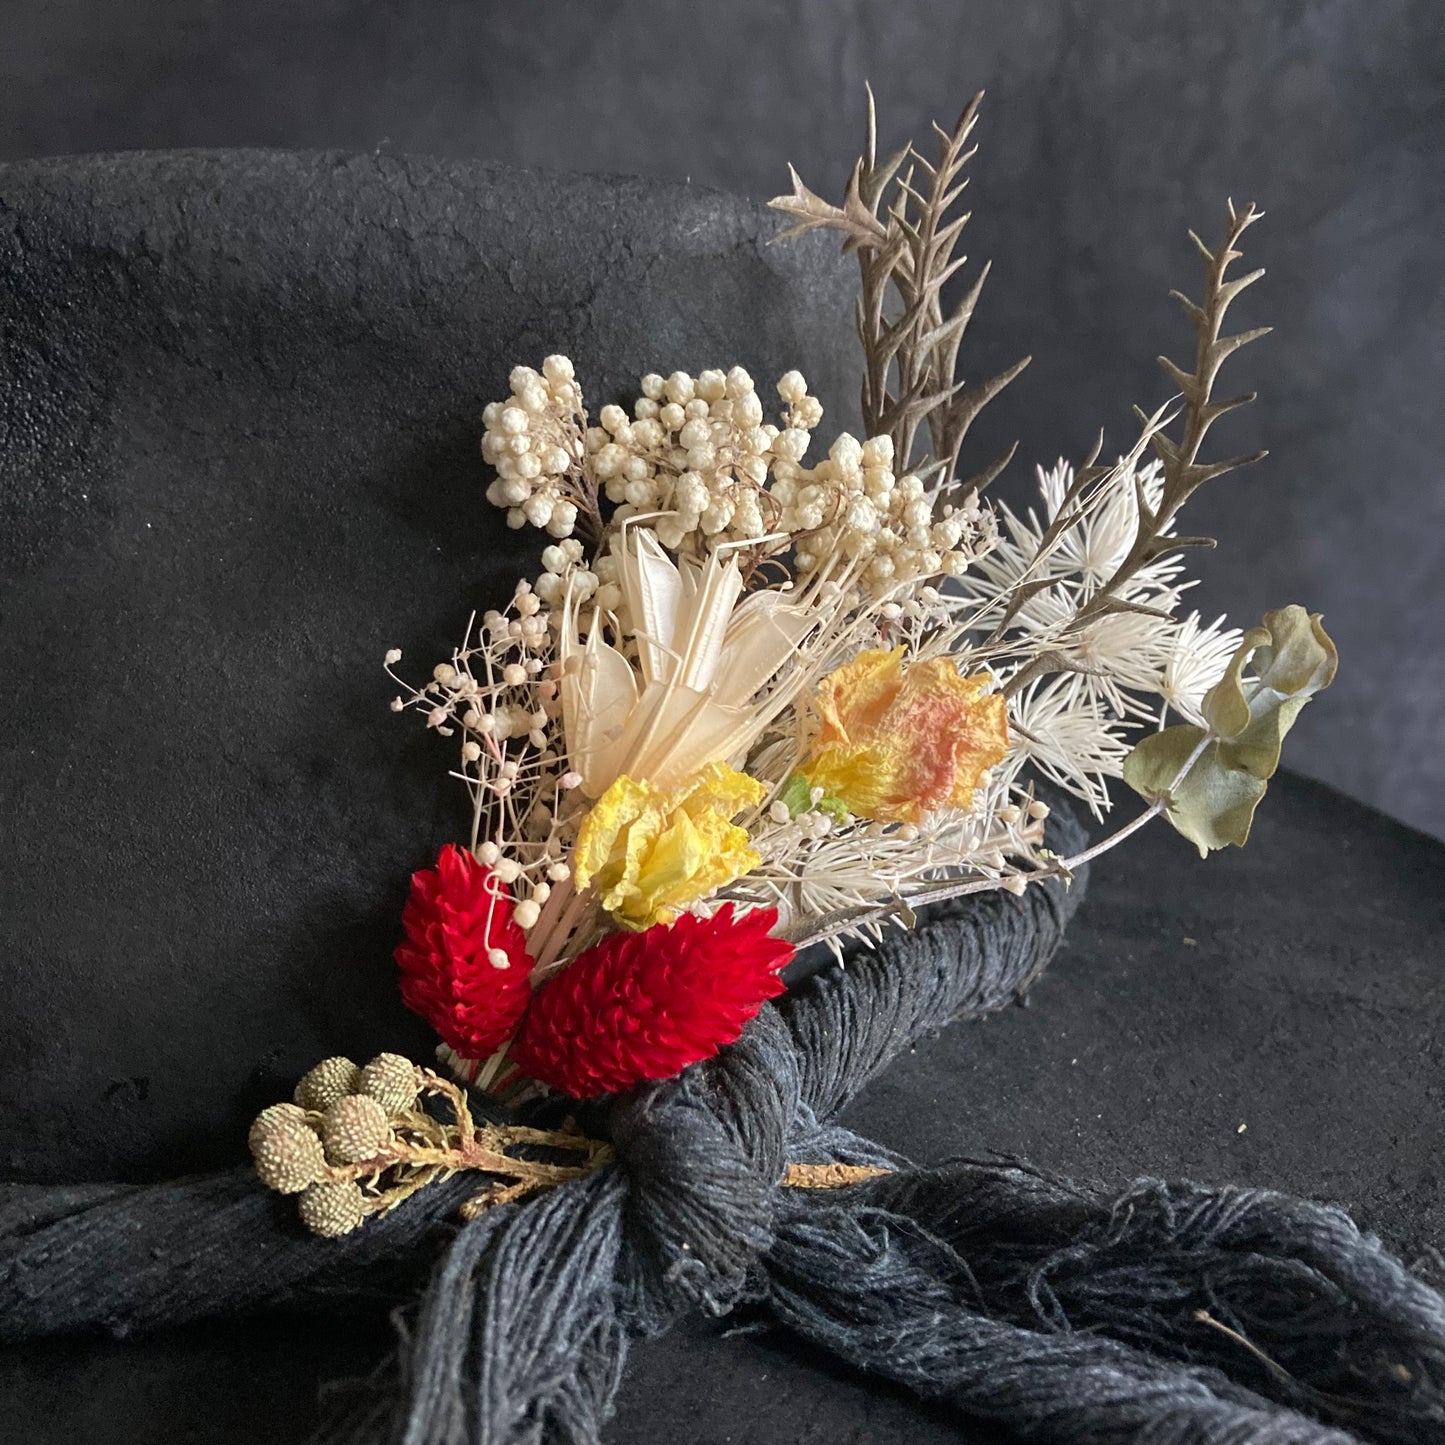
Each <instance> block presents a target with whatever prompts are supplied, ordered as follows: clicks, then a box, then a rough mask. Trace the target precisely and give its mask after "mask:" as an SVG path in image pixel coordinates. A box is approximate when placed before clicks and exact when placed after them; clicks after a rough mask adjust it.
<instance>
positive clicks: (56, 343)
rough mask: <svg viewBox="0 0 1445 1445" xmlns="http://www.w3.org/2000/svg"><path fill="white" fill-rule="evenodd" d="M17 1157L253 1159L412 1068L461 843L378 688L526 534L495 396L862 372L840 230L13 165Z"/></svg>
mask: <svg viewBox="0 0 1445 1445" xmlns="http://www.w3.org/2000/svg"><path fill="white" fill-rule="evenodd" d="M0 196H3V206H4V209H3V211H0V216H3V218H4V223H3V225H0V256H3V264H4V266H5V268H6V275H7V280H6V285H5V287H4V289H3V292H0V419H3V420H0V434H3V435H4V438H5V443H4V447H3V451H0V619H3V621H0V676H3V677H5V678H7V679H8V680H10V681H9V689H8V697H7V699H6V702H5V704H4V705H3V707H0V796H3V798H4V799H5V808H6V820H5V826H4V829H3V831H0V878H3V879H4V887H5V904H4V907H3V909H0V957H3V958H4V959H5V967H4V970H3V973H0V1019H3V1020H4V1024H3V1028H0V1034H3V1038H4V1044H5V1047H4V1051H3V1056H0V1058H3V1061H0V1168H4V1169H5V1170H6V1171H7V1173H8V1174H9V1176H10V1177H12V1178H17V1179H33V1180H39V1181H60V1180H67V1179H74V1178H89V1179H109V1178H126V1179H147V1178H157V1177H164V1176H168V1175H172V1174H175V1173H178V1172H182V1171H185V1170H187V1169H193V1168H204V1167H208V1166H211V1165H214V1164H223V1163H226V1162H228V1161H230V1160H231V1159H232V1158H233V1157H235V1156H236V1153H237V1146H238V1141H239V1139H240V1137H241V1134H242V1133H243V1132H244V1127H245V1123H246V1120H247V1117H248V1115H254V1113H255V1112H256V1110H257V1109H259V1108H260V1107H261V1106H263V1105H264V1104H266V1103H269V1102H272V1101H273V1100H275V1099H277V1098H281V1097H286V1096H289V1094H290V1091H291V1087H292V1084H293V1083H294V1081H295V1079H296V1078H297V1077H299V1075H300V1074H301V1073H303V1072H304V1071H305V1070H306V1069H307V1068H309V1067H310V1065H311V1064H312V1063H313V1062H315V1060H316V1059H318V1058H321V1057H323V1056H325V1055H327V1054H330V1053H336V1052H347V1053H351V1054H353V1055H354V1056H356V1057H359V1058H363V1059H364V1058H367V1057H369V1056H370V1055H371V1054H373V1053H375V1052H377V1051H378V1050H379V1049H381V1048H383V1047H385V1048H390V1049H395V1050H398V1051H401V1052H410V1053H413V1054H414V1055H416V1056H417V1057H425V1056H426V1054H427V1052H428V1051H429V1049H430V1047H431V1042H432V1041H431V1039H430V1034H429V1031H428V1030H427V1029H426V1028H425V1026H423V1025H422V1024H421V1023H420V1022H419V1021H417V1020H415V1019H413V1018H412V1017H411V1015H409V1014H407V1013H406V1012H405V1010H403V1008H402V1007H401V1004H400V1001H399V998H398V994H397V989H396V980H395V969H394V966H393V964H392V962H391V959H390V952H391V949H392V947H393V945H394V944H395V943H396V941H397V938H398V937H399V923H398V920H399V918H400V911H401V904H402V901H403V899H404V897H405V892H406V887H407V880H408V877H409V875H410V873H411V872H412V870H413V869H416V868H420V867H425V866H429V865H430V864H431V863H432V861H433V860H434V858H435V853H436V848H437V847H438V846H439V844H440V843H441V842H442V841H444V840H446V839H449V838H452V837H455V836H457V835H458V833H459V832H460V831H461V827H462V819H463V816H464V811H465V795H464V793H463V790H462V789H461V786H460V784H458V783H456V782H454V781H453V780H450V779H448V778H447V777H446V772H447V770H448V768H450V767H452V766H454V764H455V756H454V749H453V744H451V743H447V742H444V741H442V740H440V739H438V738H437V737H436V736H435V735H433V734H427V733H425V731H424V729H423V728H422V726H421V720H420V718H419V717H415V716H410V715H408V716H404V717H396V716H393V715H392V714H391V713H390V712H389V711H388V709H387V703H388V700H389V698H390V697H391V696H392V694H393V693H394V692H395V687H394V686H393V685H392V684H391V683H390V682H389V680H388V679H387V678H386V677H385V675H384V674H383V672H382V667H381V662H382V655H383V653H384V652H385V651H386V650H387V649H388V648H389V647H392V646H398V647H401V648H402V649H403V652H404V654H405V655H404V659H403V663H402V667H403V669H404V670H405V671H406V673H407V675H408V676H410V677H412V678H413V679H415V680H416V681H418V682H420V681H425V680H426V679H427V678H428V677H429V675H430V673H431V669H432V666H433V665H434V664H435V663H436V662H439V661H442V660H445V659H446V658H448V657H449V656H450V655H451V649H452V647H453V646H454V645H456V644H458V643H460V641H461V638H462V635H463V632H464V629H465V627H466V625H467V618H468V614H469V613H470V612H471V611H472V610H473V609H476V610H478V611H480V610H482V609H484V608H486V607H488V606H492V605H494V604H495V603H496V602H498V601H500V600H501V599H502V598H503V597H504V596H505V595H507V594H508V593H510V590H511V585H512V582H513V581H514V580H515V578H517V577H518V576H521V575H524V574H527V573H529V572H530V573H533V574H535V572H536V571H537V570H539V564H538V561H537V556H538V554H539V553H540V550H541V547H542V546H543V545H544V544H545V542H547V541H548V540H549V539H548V538H546V537H545V536H544V535H543V534H541V533H538V532H536V531H534V530H529V531H527V532H524V533H517V532H512V531H509V530H508V529H507V527H506V525H505V521H504V518H503V514H502V513H501V512H499V511H498V510H497V509H496V508H494V507H492V506H491V505H490V504H489V503H488V502H487V501H486V499H485V497H484V495H483V493H484V490H485V484H486V481H487V479H488V476H487V473H486V470H485V469H484V467H483V465H482V462H481V459H480V456H479V453H478V444H479V438H480V432H481V421H480V413H481V408H482V405H483V404H484V403H485V402H486V401H489V400H492V399H493V398H495V397H499V396H505V395H506V394H507V375H508V372H509V370H510V368H511V367H512V366H513V365H516V364H518V363H520V362H527V363H530V364H533V365H537V364H540V362H541V360H542V358H543V356H545V355H547V354H548V353H550V352H553V351H562V352H565V353H567V354H569V355H570V356H572V357H573V358H574V360H575V361H576V363H577V367H578V376H579V379H580V381H581V383H582V386H583V388H584V392H585V394H586V396H587V398H588V401H589V404H590V405H591V406H592V407H593V414H594V415H595V414H596V410H597V409H598V408H600V406H601V404H602V403H603V402H605V401H611V400H617V399H619V398H620V399H624V400H625V399H627V398H628V397H629V396H635V395H636V394H637V380H638V378H639V377H641V376H642V375H643V374H644V373H645V372H647V371H650V370H654V369H660V370H661V371H662V372H663V373H664V374H666V373H667V372H669V371H672V370H674V369H676V368H679V367H681V368H684V369H687V370H690V371H693V372H696V371H698V370H701V369H702V368H704V367H706V366H712V365H721V366H723V367H727V366H730V365H734V364H741V365H743V366H746V367H747V368H748V369H749V370H750V371H751V372H752V373H753V375H754V377H755V379H756V381H757V383H758V387H759V390H760V391H761V392H763V394H764V396H765V397H766V396H767V395H768V393H769V392H770V391H771V388H772V384H773V382H775V381H776V379H777V377H778V376H780V375H781V374H782V373H783V372H784V371H786V370H788V369H789V368H792V367H799V368H802V369H804V371H805V374H807V375H808V376H809V378H810V381H811V382H812V383H813V384H814V385H815V387H816V388H817V394H818V395H820V396H821V397H822V398H823V400H824V403H825V405H826V406H828V407H829V409H830V410H831V412H832V416H831V417H830V421H832V422H835V423H836V422H837V421H838V412H839V410H840V408H839V405H838V403H839V402H840V400H842V399H844V398H851V397H852V395H853V394H854V390H853V388H854V380H853V376H852V372H851V367H852V354H851V350H850V346H849V341H848V334H849V326H850V316H851V309H850V308H851V294H852V293H851V288H850V278H849V277H848V274H847V270H846V268H845V266H844V264H843V263H842V262H841V261H839V260H838V259H837V258H836V256H835V252H834V248H832V247H830V246H829V245H828V244H827V243H826V242H824V241H822V240H821V238H810V240H809V243H808V244H804V245H802V246H796V245H792V244H789V245H787V246H774V247H769V246H767V245H766V241H767V239H768V238H770V237H772V236H774V235H775V234H776V233H777V231H778V230H779V229H781V227H780V224H779V222H778V219H777V218H776V217H774V216H773V215H772V214H771V213H769V212H767V211H766V210H764V209H763V208H762V207H761V206H759V205H757V204H755V203H753V202H747V201H740V200H737V199H735V198H731V197H727V196H723V195H720V194H715V193H712V192H706V191H699V190H689V189H685V188H682V187H668V186H655V185H648V184H646V183H642V182H635V181H614V180H607V179H602V178H580V177H579V178H570V179H568V178H551V179H547V180H543V179H540V178H538V177H535V176H532V175H528V174H525V173H521V172H515V171H504V170H495V169H489V168H486V167H474V166H464V165H457V164H451V163H441V162H435V163H433V162H425V161H399V160H395V159H390V158H377V157H346V156H339V155H333V156H292V155H280V154H260V153H242V154H231V155H225V156H222V155H205V154H190V155H185V154H183V155H174V156H128V157H114V158H93V159H87V160H82V161H74V162H56V163H35V164H23V165H16V166H13V167H6V168H0Z"/></svg>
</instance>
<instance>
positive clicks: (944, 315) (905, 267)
mask: <svg viewBox="0 0 1445 1445" xmlns="http://www.w3.org/2000/svg"><path fill="white" fill-rule="evenodd" d="M982 100H983V94H982V92H980V93H979V94H978V95H976V96H975V97H974V98H973V100H972V101H970V102H969V104H968V105H967V107H965V109H964V112H963V114H962V115H961V116H960V117H959V119H958V123H957V124H956V125H955V126H954V128H953V129H952V130H951V131H950V130H944V129H943V127H942V126H939V125H935V126H934V127H933V129H934V132H935V133H936V135H937V137H938V153H937V156H936V158H935V159H934V160H932V161H930V160H928V159H927V158H925V157H924V156H923V155H922V154H921V153H920V152H919V151H917V150H915V149H914V147H913V146H912V145H907V146H904V147H903V149H902V150H900V151H898V152H896V153H895V154H894V155H893V156H891V157H889V158H888V159H887V160H885V161H883V162H882V163H881V164H880V163H879V161H878V146H877V142H878V122H877V114H876V111H875V108H874V104H873V92H872V90H871V89H870V90H869V91H868V134H867V142H866V145H865V147H864V154H863V156H862V157H861V158H860V159H859V160H858V162H857V164H856V165H855V166H854V168H853V174H852V176H851V177H850V178H849V181H848V185H847V188H846V190H845V193H844V198H843V205H842V206H841V207H838V206H833V205H830V204H828V203H827V202H826V201H824V200H822V199H821V198H820V197H819V196H817V195H815V194H814V193H813V192H812V191H810V190H809V189H808V188H807V186H805V185H804V184H803V182H802V180H801V178H800V177H799V175H798V173H797V171H795V170H791V169H790V173H791V175H792V179H793V191H792V194H791V195H788V196H778V197H777V198H775V199H774V200H773V201H771V202H769V204H770V205H772V206H773V207H775V208H776V209H778V210H781V211H786V212H787V213H788V214H790V215H792V216H795V217H796V218H797V224H796V225H794V226H792V227H790V228H789V229H788V230H787V231H785V232H784V233H783V236H784V237H786V236H795V235H798V234H799V233H801V232H803V231H808V230H812V229H814V228H816V227H826V228H830V229H833V230H838V231H842V232H843V236H844V240H843V250H844V251H845V252H848V251H855V252H856V253H857V255H858V267H859V272H860V275H861V278H862V294H861V295H860V297H859V300H858V309H857V328H858V339H859V341H860V342H861V343H862V347H863V390H862V411H863V426H864V431H865V432H866V434H867V435H868V436H870V437H873V436H890V437H892V439H893V451H894V459H895V468H896V470H897V471H899V472H904V471H908V470H916V471H918V472H919V473H920V474H929V475H931V476H932V478H933V481H932V488H933V492H934V494H935V495H939V494H945V493H950V494H957V495H959V496H960V497H961V496H963V495H965V494H967V493H968V492H974V493H977V492H979V491H982V489H983V488H984V487H985V486H987V485H988V483H989V482H991V481H992V480H993V479H994V478H995V477H996V476H997V475H998V474H999V473H1000V472H1001V471H1002V470H1003V468H1004V467H1005V466H1006V465H1007V463H1008V460H1009V458H1010V457H1012V455H1013V450H1012V448H1011V449H1010V450H1009V452H1008V453H1007V454H1006V455H1005V456H1004V457H1001V458H999V459H998V460H997V461H995V462H994V463H992V464H991V465H990V466H989V467H987V468H985V469H984V470H983V471H982V472H979V473H978V474H976V475H975V476H973V477H971V478H969V479H968V481H967V482H965V483H963V484H962V485H958V484H957V483H956V479H955V472H956V470H957V466H958V457H959V452H960V450H961V448H962V446H963V442H964V438H965V437H966V436H967V434H968V430H969V428H970V427H971V426H972V425H973V422H974V419H975V418H976V417H977V416H978V414H979V412H981V411H982V410H983V408H984V407H985V406H986V405H987V404H988V402H990V401H991V400H992V399H993V398H994V397H995V396H997V395H998V393H999V392H1001V391H1002V390H1003V389H1004V387H1005V386H1007V385H1008V384H1009V382H1011V381H1012V380H1013V379H1014V378H1015V377H1016V376H1017V375H1018V374H1019V373H1020V372H1021V371H1022V370H1023V369H1024V367H1026V366H1027V365H1028V364H1029V358H1028V357H1025V358H1024V359H1023V360H1022V361H1019V362H1017V363H1016V364H1015V365H1013V366H1011V367H1009V368H1008V369H1007V370H1005V371H1002V372H1000V373H999V374H998V375H997V376H993V377H990V378H988V379H987V380H986V381H982V382H980V383H978V384H977V385H975V386H973V387H969V386H968V384H967V382H966V381H961V380H958V379H957V368H958V353H959V348H960V346H961V344H962V342H963V337H964V333H965V332H966V331H967V330H968V324H969V322H970V321H971V320H972V319H973V313H974V309H975V307H976V306H977V305H978V298H979V296H980V294H981V293H982V290H983V284H984V281H985V280H986V279H987V277H988V271H989V268H988V266H987V265H985V266H984V267H983V268H982V269H981V270H980V272H979V274H978V276H977V277H976V278H975V280H974V282H973V284H972V285H971V286H969V288H968V289H967V291H966V292H965V294H964V296H963V298H962V299H961V300H960V301H959V303H958V305H957V306H955V307H954V308H953V310H952V311H951V312H945V310H944V306H943V287H944V284H945V283H946V282H947V281H948V280H949V279H950V278H951V277H952V276H954V275H955V274H956V273H957V272H959V271H960V270H961V269H962V268H963V267H964V265H966V264H967V261H968V258H967V257H966V256H958V257H955V256H954V248H955V247H956V245H957V243H958V238H959V236H960V235H961V234H962V232H963V228H964V227H965V226H966V225H967V224H968V220H969V213H968V212H963V213H962V214H953V211H954V207H955V205H956V203H957V202H958V200H959V198H960V196H961V195H962V194H963V191H964V189H965V187H966V186H967V185H968V181H967V179H966V178H965V177H964V175H963V171H964V167H965V166H966V165H967V164H968V162H969V161H970V160H971V159H972V158H973V156H974V153H975V150H976V147H974V146H970V145H969V139H970V136H971V135H972V133H973V128H974V125H975V123H976V122H977V119H978V109H979V104H980V102H981V101H982ZM905 162H908V163H909V167H908V170H907V171H906V172H905V173H904V174H902V175H901V176H900V175H899V171H900V168H901V167H902V166H903V165H904V163H905ZM915 180H916V182H917V183H916V184H915ZM890 186H891V188H892V189H891V194H890ZM885 196H887V197H888V200H887V204H886V205H885V204H884V201H885ZM779 239H782V237H780V238H779ZM890 296H892V297H894V298H896V305H897V307H898V309H897V311H896V313H891V312H890V310H889V306H888V302H889V298H890ZM925 422H926V423H927V425H928V434H929V442H930V445H929V448H928V450H927V451H926V452H925V453H924V454H923V455H922V456H918V457H915V451H916V450H917V441H918V433H919V431H920V429H921V428H922V426H923V425H924V423H925Z"/></svg>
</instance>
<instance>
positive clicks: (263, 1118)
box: [250, 1054, 425, 1235]
mask: <svg viewBox="0 0 1445 1445" xmlns="http://www.w3.org/2000/svg"><path fill="white" fill-rule="evenodd" d="M424 1077H425V1076H424V1073H423V1071H421V1070H419V1069H418V1068H417V1067H416V1065H415V1064H413V1063H412V1062H411V1060H410V1059H406V1058H403V1057H402V1056H401V1055H400V1054H378V1055H377V1056H376V1057H375V1058H374V1059H372V1061H371V1062H370V1063H369V1064H367V1066H366V1067H365V1068H364V1069H363V1068H359V1067H358V1066H357V1065H356V1064H354V1063H353V1062H352V1061H351V1060H350V1059H347V1058H342V1057H340V1056H339V1055H338V1056H337V1057H335V1058H330V1059H323V1060H322V1061H321V1062H320V1063H319V1064H317V1065H316V1067H315V1068H314V1069H311V1070H310V1071H309V1072H307V1073H306V1075H305V1076H304V1077H303V1078H302V1079H301V1082H300V1083H299V1084H297V1085H296V1091H295V1093H294V1094H293V1096H292V1098H293V1102H292V1103H289V1104H272V1105H271V1106H270V1108H268V1109H263V1110H262V1111H261V1113H260V1115H259V1116H258V1117H257V1119H256V1121H255V1122H254V1123H253V1124H252V1125H251V1132H250V1144H251V1157H252V1158H253V1159H254V1160H255V1161H256V1173H257V1174H259V1175H260V1177H261V1182H262V1183H263V1184H265V1185H266V1187H267V1188H269V1189H274V1190H276V1191H277V1192H278V1193H280V1194H296V1195H299V1196H300V1199H299V1200H298V1204H299V1207H300V1211H301V1222H302V1223H303V1224H304V1225H305V1226H306V1227H307V1229H309V1230H310V1231H311V1232H312V1233H313V1234H323V1235H337V1234H346V1233H348V1232H349V1231H351V1230H353V1229H355V1228H356V1227H357V1225H359V1224H360V1223H361V1221H362V1220H363V1219H364V1218H365V1216H366V1214H367V1211H368V1209H369V1208H375V1207H377V1205H378V1204H379V1203H384V1201H385V1199H386V1198H387V1194H386V1189H387V1185H386V1183H385V1180H383V1179H382V1178H381V1177H380V1176H382V1175H384V1174H385V1172H386V1170H387V1169H388V1168H390V1167H391V1166H392V1165H394V1164H398V1163H402V1162H405V1159H406V1157H407V1155H406V1144H405V1138H406V1135H405V1134H404V1133H403V1134H402V1135H400V1136H398V1134H397V1133H395V1132H394V1131H393V1127H392V1126H393V1121H398V1123H399V1124H400V1121H401V1120H402V1116H404V1115H406V1114H407V1113H408V1112H409V1111H410V1110H412V1109H414V1108H416V1106H417V1096H418V1094H419V1093H420V1091H421V1086H422V1083H423V1080H424ZM373 1161H375V1162H374V1163H373ZM357 1165H361V1166H371V1167H370V1168H365V1167H364V1168H362V1169H360V1170H357V1169H356V1168H355V1166H357ZM358 1172H359V1173H363V1174H365V1175H366V1176H367V1183H366V1186H365V1188H363V1187H362V1185H361V1184H360V1183H358V1182H357V1181H356V1180H354V1179H351V1178H349V1177H347V1176H348V1175H349V1174H351V1173H358Z"/></svg>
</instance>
